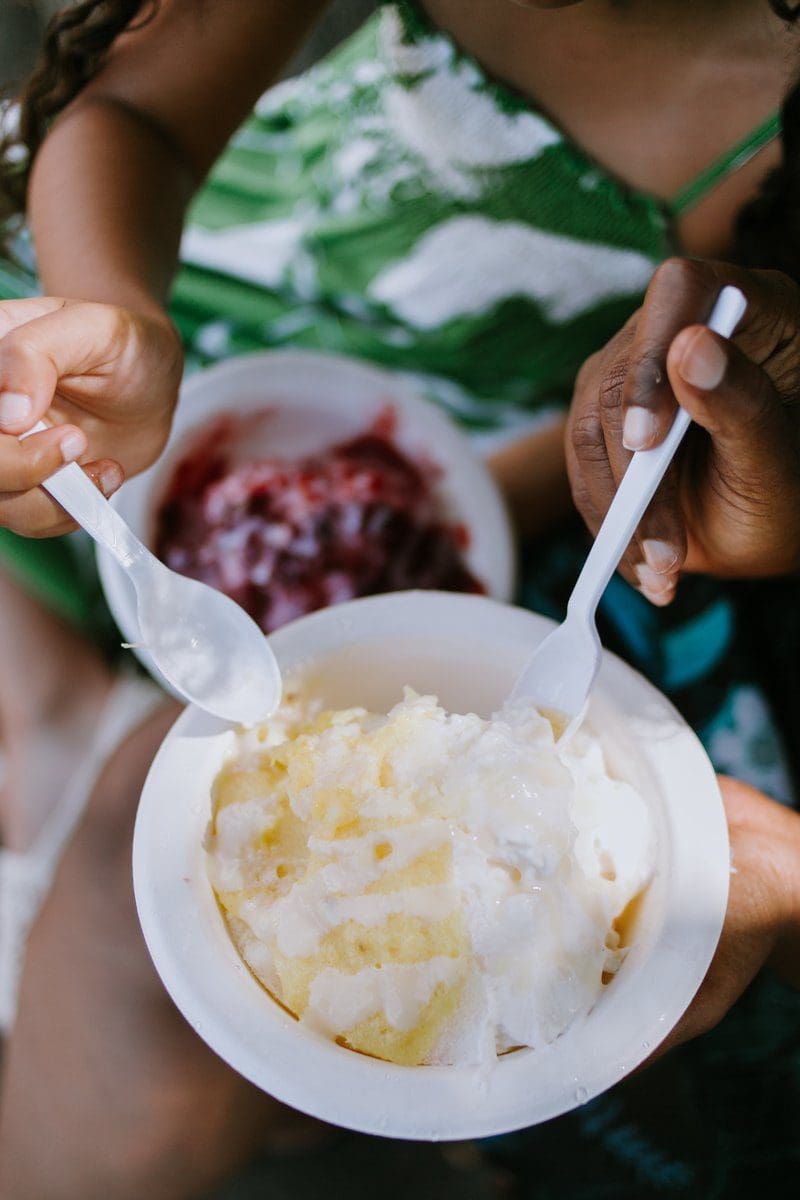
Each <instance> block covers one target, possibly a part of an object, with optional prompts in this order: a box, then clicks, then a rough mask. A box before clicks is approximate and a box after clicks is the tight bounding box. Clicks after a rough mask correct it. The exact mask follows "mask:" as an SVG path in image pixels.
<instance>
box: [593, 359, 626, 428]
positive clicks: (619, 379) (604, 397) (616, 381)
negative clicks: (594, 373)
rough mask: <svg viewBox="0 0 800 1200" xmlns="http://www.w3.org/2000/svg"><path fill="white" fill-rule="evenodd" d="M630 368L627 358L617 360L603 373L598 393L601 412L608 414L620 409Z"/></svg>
mask: <svg viewBox="0 0 800 1200" xmlns="http://www.w3.org/2000/svg"><path fill="white" fill-rule="evenodd" d="M629 368H630V364H629V362H628V360H627V359H622V360H617V361H616V362H614V363H612V365H611V366H610V367H609V368H608V370H607V371H606V372H605V374H604V375H603V379H602V381H601V383H600V387H599V389H598V393H597V397H598V401H599V404H600V411H601V413H604V414H605V415H608V414H609V413H613V412H616V411H617V410H618V409H619V407H620V405H621V404H622V393H623V390H624V387H625V380H626V379H627V378H628V371H629Z"/></svg>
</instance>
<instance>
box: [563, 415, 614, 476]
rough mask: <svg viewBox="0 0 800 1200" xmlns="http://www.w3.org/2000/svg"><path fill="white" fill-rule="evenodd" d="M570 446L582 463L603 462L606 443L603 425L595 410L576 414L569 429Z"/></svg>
mask: <svg viewBox="0 0 800 1200" xmlns="http://www.w3.org/2000/svg"><path fill="white" fill-rule="evenodd" d="M571 439H572V446H573V449H574V451H575V455H576V458H577V459H578V461H579V462H581V463H584V464H591V463H603V462H605V460H606V457H607V456H606V443H605V438H604V437H603V426H602V423H601V421H600V416H599V414H598V413H597V412H593V411H592V412H586V413H582V414H581V415H580V416H578V417H577V418H576V419H575V421H574V422H573V425H572V429H571Z"/></svg>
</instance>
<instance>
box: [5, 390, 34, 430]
mask: <svg viewBox="0 0 800 1200" xmlns="http://www.w3.org/2000/svg"><path fill="white" fill-rule="evenodd" d="M32 411H33V405H32V404H31V398H30V396H26V395H25V393H24V392H0V425H19V423H20V422H21V421H26V420H27V419H28V417H29V416H30V415H31V412H32Z"/></svg>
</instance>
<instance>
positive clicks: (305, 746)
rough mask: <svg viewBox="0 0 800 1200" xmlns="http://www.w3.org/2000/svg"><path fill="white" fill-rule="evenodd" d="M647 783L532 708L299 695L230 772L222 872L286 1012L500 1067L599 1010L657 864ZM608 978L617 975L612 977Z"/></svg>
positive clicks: (224, 786)
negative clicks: (323, 701)
mask: <svg viewBox="0 0 800 1200" xmlns="http://www.w3.org/2000/svg"><path fill="white" fill-rule="evenodd" d="M654 836H655V835H654V827H653V821H652V817H651V814H650V810H649V808H648V806H647V804H646V803H645V801H644V799H643V798H642V796H641V795H640V794H639V793H638V792H637V791H636V790H635V789H634V788H633V787H632V786H631V785H630V784H629V783H627V782H625V781H623V780H621V779H616V778H613V777H612V776H611V775H610V774H609V772H608V770H607V767H606V763H605V758H604V753H603V749H602V746H601V744H600V742H599V741H598V739H597V738H596V737H595V736H593V735H592V733H591V732H588V731H587V730H586V729H584V730H581V731H579V732H578V734H576V735H575V736H574V737H573V738H572V739H571V740H570V742H569V745H568V747H567V749H566V750H564V749H562V748H561V747H559V746H557V744H556V739H555V734H554V729H553V724H551V721H550V720H549V719H548V718H547V717H546V716H545V715H543V714H541V713H539V712H537V711H535V710H533V709H530V708H520V709H516V710H514V709H510V708H509V709H504V710H502V711H501V712H499V713H498V714H496V715H495V716H494V717H492V718H491V719H490V720H484V719H481V718H480V717H478V716H476V715H474V714H467V715H458V714H449V713H447V712H446V711H445V710H444V709H443V708H441V707H440V706H439V704H438V702H437V700H436V699H435V697H431V696H419V695H417V694H415V693H414V692H413V691H412V690H411V689H406V691H405V694H404V697H403V699H402V701H401V702H400V703H398V704H397V705H396V706H395V707H394V708H393V709H392V710H391V711H390V712H389V713H388V715H378V714H373V713H369V712H367V711H366V710H364V709H357V708H356V709H349V710H345V711H322V710H321V705H320V704H319V703H318V702H315V701H314V700H313V699H310V698H309V697H308V696H306V695H304V693H303V691H302V690H301V691H298V692H296V693H295V694H290V695H289V696H288V698H287V699H286V701H285V702H284V704H283V705H282V707H281V709H280V710H279V712H278V713H277V714H276V715H275V716H274V717H273V718H271V719H270V721H269V722H268V723H266V724H265V725H264V726H262V727H261V728H259V729H257V730H252V731H247V732H243V733H241V734H240V735H238V740H237V749H236V753H235V754H234V755H233V756H232V757H231V758H230V759H229V761H228V762H226V764H225V765H224V767H223V769H222V771H221V772H220V774H219V775H218V777H217V779H216V782H215V785H214V789H213V797H212V819H211V823H210V826H209V830H208V835H207V844H206V849H207V863H208V873H209V878H210V880H211V883H212V886H213V888H214V891H215V893H216V896H217V899H218V902H219V905H220V907H221V910H222V913H223V915H224V918H225V921H226V923H227V927H228V929H229V931H230V934H231V937H232V939H233V941H234V943H235V945H236V947H237V949H238V951H239V953H240V955H241V957H242V958H243V959H244V961H245V962H246V964H247V965H248V967H249V968H250V970H251V972H252V973H253V974H254V975H255V977H256V978H257V979H258V980H259V981H260V982H261V984H263V986H264V987H265V988H266V989H267V990H268V991H269V992H270V993H271V995H272V996H273V997H274V999H275V1000H277V1001H278V1002H279V1003H280V1004H281V1005H283V1006H284V1008H286V1009H288V1010H289V1012H290V1013H292V1014H294V1015H295V1016H296V1017H298V1018H299V1019H300V1020H301V1021H302V1022H303V1023H305V1024H306V1025H308V1026H309V1027H311V1028H313V1029H315V1030H317V1031H318V1032H320V1033H322V1034H324V1035H325V1036H327V1037H329V1038H331V1039H333V1040H335V1041H337V1042H338V1043H339V1044H340V1045H342V1046H346V1047H348V1048H350V1049H352V1050H356V1051H359V1052H361V1053H363V1054H367V1055H371V1056H373V1057H375V1058H378V1059H384V1060H388V1061H391V1062H394V1063H400V1064H404V1065H408V1066H416V1065H427V1064H450V1065H472V1064H476V1065H477V1064H486V1063H489V1062H492V1061H494V1060H495V1059H496V1057H497V1055H500V1054H503V1053H505V1052H507V1051H510V1050H514V1049H517V1048H521V1047H532V1048H534V1049H538V1048H541V1047H544V1046H546V1045H547V1044H548V1043H551V1042H553V1041H554V1040H555V1039H556V1038H558V1037H559V1036H560V1035H561V1034H562V1033H564V1031H565V1030H567V1029H568V1028H569V1026H570V1025H571V1024H572V1023H573V1022H575V1021H577V1020H579V1019H580V1018H581V1017H583V1016H585V1015H586V1014H587V1013H588V1012H589V1011H590V1010H591V1008H592V1007H593V1006H594V1004H595V1003H596V1002H597V1000H598V998H599V996H600V995H601V993H602V990H603V987H604V986H606V984H608V983H609V982H610V981H612V980H613V976H614V975H615V973H616V972H617V971H618V969H619V968H620V966H621V964H622V962H623V960H624V957H625V953H626V947H625V944H624V937H623V930H624V923H625V918H626V914H629V913H630V911H631V908H632V906H634V905H635V903H636V901H637V898H639V897H640V896H641V894H642V893H643V890H644V889H645V888H646V887H647V885H648V883H649V881H650V878H651V876H652V873H653V869H654V863H655V847H654ZM611 986H613V983H612V984H611Z"/></svg>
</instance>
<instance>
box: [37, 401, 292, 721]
mask: <svg viewBox="0 0 800 1200" xmlns="http://www.w3.org/2000/svg"><path fill="white" fill-rule="evenodd" d="M47 428H48V426H47V425H45V424H44V422H42V421H39V422H38V424H37V425H35V426H34V427H33V429H31V430H29V431H28V432H27V433H26V434H24V435H23V437H30V435H31V434H32V433H40V432H41V431H42V430H44V429H47ZM42 487H43V488H44V489H45V491H47V492H49V493H50V495H51V496H52V497H53V499H54V500H57V501H58V503H59V504H60V505H61V507H62V508H64V509H66V511H67V512H68V513H69V515H70V516H71V517H73V518H74V519H75V520H76V521H77V522H78V524H79V525H81V526H82V527H83V528H84V529H85V530H86V532H87V533H88V534H90V535H91V537H93V538H94V540H95V541H96V542H98V543H99V544H100V545H101V546H104V547H105V548H106V550H108V551H109V552H110V553H111V554H113V555H114V557H115V558H116V560H117V561H118V562H119V563H120V565H121V566H122V567H123V569H124V570H125V571H126V572H127V574H128V577H129V578H130V580H131V582H132V583H133V586H134V587H135V589H136V600H137V617H138V621H139V631H140V633H141V637H142V641H143V642H144V644H145V646H146V648H147V650H148V651H149V652H150V654H151V655H152V658H153V662H154V663H155V664H156V666H157V667H158V669H159V671H160V672H161V673H162V675H163V676H164V678H165V679H166V680H168V682H169V683H170V684H171V685H172V686H173V687H174V688H175V690H176V691H177V692H179V693H180V695H182V696H183V697H184V698H185V699H186V700H188V701H191V702H192V703H194V704H197V705H198V706H199V707H200V708H203V709H205V710H206V712H210V713H213V715H214V716H217V717H222V718H223V719H224V720H226V721H235V722H237V723H240V724H243V725H253V724H255V723H256V722H258V721H262V720H264V719H265V718H266V717H268V716H269V715H270V714H271V713H272V712H274V711H275V709H276V708H277V707H278V705H279V704H280V699H281V675H280V669H279V667H278V664H277V662H276V660H275V655H274V654H273V653H272V650H271V648H270V645H269V642H268V641H267V639H266V637H265V636H264V634H263V633H262V631H261V630H260V629H259V627H258V626H257V625H256V623H255V621H253V620H252V618H251V617H249V616H248V615H247V613H246V612H245V611H244V609H243V608H240V607H239V605H238V604H236V603H235V602H234V601H233V600H231V599H229V598H228V597H227V596H225V595H223V594H222V592H218V591H215V590H214V588H211V587H208V586H207V585H206V584H204V583H199V582H198V581H197V580H195V579H187V578H186V577H185V576H183V575H178V574H176V572H175V571H170V569H169V568H168V567H165V566H164V564H163V563H162V562H159V560H158V559H157V558H156V557H155V555H153V554H151V553H150V551H149V550H148V549H147V547H146V546H144V545H143V544H142V543H141V542H140V541H139V539H138V538H137V537H136V535H135V534H134V533H132V532H131V530H130V529H129V528H128V526H127V525H126V524H125V522H124V521H123V519H122V517H121V516H120V515H119V513H118V512H116V510H115V509H113V508H112V507H111V505H110V504H109V503H108V501H107V500H106V499H105V498H104V497H103V495H102V494H101V493H100V492H99V491H98V490H97V488H96V487H95V486H94V484H93V483H92V482H91V480H90V479H88V478H87V476H86V475H84V473H83V471H82V470H81V469H80V467H79V466H78V465H77V463H70V465H69V466H66V467H62V468H61V470H59V471H56V473H55V475H51V476H50V478H49V479H47V480H45V482H44V483H43V484H42Z"/></svg>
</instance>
